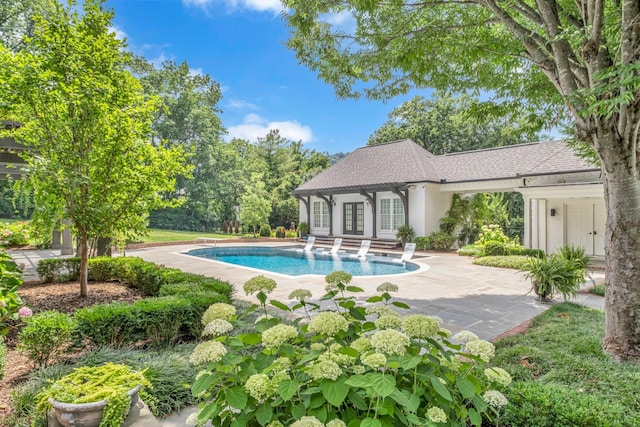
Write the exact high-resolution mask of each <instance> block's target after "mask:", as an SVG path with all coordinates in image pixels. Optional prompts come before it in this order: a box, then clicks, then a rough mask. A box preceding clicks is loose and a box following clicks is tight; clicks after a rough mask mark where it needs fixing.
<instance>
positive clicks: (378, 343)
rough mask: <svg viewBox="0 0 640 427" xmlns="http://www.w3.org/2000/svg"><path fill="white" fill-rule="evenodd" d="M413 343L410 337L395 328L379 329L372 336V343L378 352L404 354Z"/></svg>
mask: <svg viewBox="0 0 640 427" xmlns="http://www.w3.org/2000/svg"><path fill="white" fill-rule="evenodd" d="M410 344H411V342H410V341H409V337H408V336H407V335H406V334H404V333H402V332H400V331H396V330H395V329H385V330H383V331H378V332H376V333H375V334H373V335H372V336H371V345H372V346H373V348H374V349H375V350H376V352H378V353H384V354H386V355H389V356H392V355H399V356H402V355H403V354H404V353H405V352H406V351H407V347H408V346H409V345H410Z"/></svg>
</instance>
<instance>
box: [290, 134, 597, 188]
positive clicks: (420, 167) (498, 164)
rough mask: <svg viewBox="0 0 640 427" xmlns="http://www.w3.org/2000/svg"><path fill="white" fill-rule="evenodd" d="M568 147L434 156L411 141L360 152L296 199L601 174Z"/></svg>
mask: <svg viewBox="0 0 640 427" xmlns="http://www.w3.org/2000/svg"><path fill="white" fill-rule="evenodd" d="M597 170H599V168H598V167H596V166H593V165H591V164H589V163H588V162H586V161H585V160H583V159H581V158H579V157H577V156H576V155H575V153H574V151H573V149H572V148H571V147H569V146H567V144H566V143H565V142H564V141H563V140H555V141H545V142H534V143H528V144H518V145H511V146H506V147H497V148H489V149H483V150H474V151H466V152H460V153H451V154H445V155H441V156H434V155H433V154H431V153H430V152H428V151H427V150H425V149H424V148H422V147H421V146H419V145H417V144H416V143H414V142H413V141H411V140H401V141H395V142H390V143H387V144H381V145H373V146H367V147H362V148H359V149H357V150H356V151H354V152H352V153H351V154H349V155H347V156H346V157H344V158H343V159H342V160H340V161H339V162H338V163H336V164H335V165H333V166H331V167H330V168H329V169H327V170H325V171H323V172H321V173H320V174H318V175H316V176H315V177H313V178H312V179H310V180H309V181H307V182H305V183H304V184H302V185H301V186H299V187H298V188H296V189H295V190H294V192H293V194H294V195H297V196H303V195H313V194H318V193H320V194H339V193H354V192H359V191H360V190H368V191H383V190H389V189H392V188H398V187H400V188H402V187H403V186H406V185H407V184H410V183H416V182H436V183H455V182H469V181H488V180H499V179H513V178H518V177H524V176H539V175H553V174H562V173H577V172H590V171H597Z"/></svg>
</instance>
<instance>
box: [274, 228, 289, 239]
mask: <svg viewBox="0 0 640 427" xmlns="http://www.w3.org/2000/svg"><path fill="white" fill-rule="evenodd" d="M286 235H287V231H286V230H285V229H284V227H282V226H280V227H277V228H276V237H277V238H279V239H284V238H285V236H286Z"/></svg>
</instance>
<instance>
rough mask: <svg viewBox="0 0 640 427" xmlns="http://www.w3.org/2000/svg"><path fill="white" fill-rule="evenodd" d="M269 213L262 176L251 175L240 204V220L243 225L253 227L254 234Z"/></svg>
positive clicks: (269, 206) (267, 218)
mask: <svg viewBox="0 0 640 427" xmlns="http://www.w3.org/2000/svg"><path fill="white" fill-rule="evenodd" d="M270 214H271V202H270V201H269V196H268V193H267V190H266V189H265V185H264V182H263V178H262V176H261V175H260V174H258V173H254V174H252V175H251V183H250V184H249V185H247V187H246V188H245V191H244V194H243V195H242V202H241V205H240V221H242V225H243V226H245V227H252V228H253V235H254V236H255V235H256V228H257V227H261V226H262V225H263V224H267V223H268V221H269V215H270Z"/></svg>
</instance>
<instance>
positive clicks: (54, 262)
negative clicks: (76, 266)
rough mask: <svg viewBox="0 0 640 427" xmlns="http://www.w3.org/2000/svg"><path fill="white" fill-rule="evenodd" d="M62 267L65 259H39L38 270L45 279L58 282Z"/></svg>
mask: <svg viewBox="0 0 640 427" xmlns="http://www.w3.org/2000/svg"><path fill="white" fill-rule="evenodd" d="M62 267H63V259H61V258H51V259H42V260H40V261H38V266H37V267H36V271H37V272H38V276H40V278H41V279H42V280H43V281H45V282H50V283H57V282H58V280H59V279H60V274H61V273H62Z"/></svg>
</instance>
